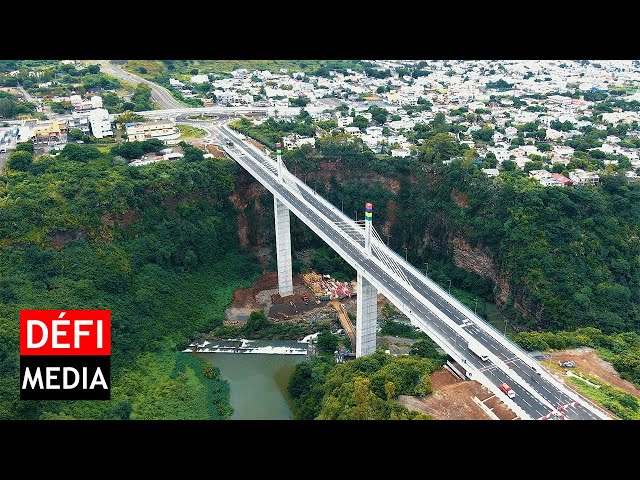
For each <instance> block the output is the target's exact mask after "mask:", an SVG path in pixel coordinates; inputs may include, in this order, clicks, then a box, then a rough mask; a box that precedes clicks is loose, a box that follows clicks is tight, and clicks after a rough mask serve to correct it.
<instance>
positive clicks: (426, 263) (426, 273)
mask: <svg viewBox="0 0 640 480" xmlns="http://www.w3.org/2000/svg"><path fill="white" fill-rule="evenodd" d="M424 264H425V265H426V266H427V268H426V269H425V270H424V276H425V277H428V276H429V262H424Z"/></svg>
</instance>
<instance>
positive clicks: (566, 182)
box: [551, 173, 573, 187]
mask: <svg viewBox="0 0 640 480" xmlns="http://www.w3.org/2000/svg"><path fill="white" fill-rule="evenodd" d="M551 178H555V179H556V180H558V181H559V182H560V183H562V186H563V187H570V186H571V185H573V180H571V179H570V178H567V177H565V176H564V175H562V174H561V173H552V174H551Z"/></svg>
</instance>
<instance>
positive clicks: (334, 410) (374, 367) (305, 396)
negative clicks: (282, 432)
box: [289, 351, 439, 420]
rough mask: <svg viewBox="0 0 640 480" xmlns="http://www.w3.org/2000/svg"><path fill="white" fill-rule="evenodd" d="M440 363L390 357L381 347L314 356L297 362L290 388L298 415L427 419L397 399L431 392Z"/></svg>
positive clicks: (337, 417)
mask: <svg viewBox="0 0 640 480" xmlns="http://www.w3.org/2000/svg"><path fill="white" fill-rule="evenodd" d="M438 366H439V364H438V363H436V362H433V361H430V360H428V359H426V358H420V357H414V356H409V357H390V356H388V355H385V354H384V353H383V352H381V351H377V352H375V353H373V354H371V355H367V356H365V357H360V358H357V359H355V360H352V361H349V362H345V363H339V364H333V363H332V360H328V359H326V358H325V357H315V358H313V359H311V360H307V361H304V362H301V363H299V364H298V365H296V369H295V371H294V373H293V375H292V376H291V378H290V380H289V394H290V395H291V398H292V399H293V401H294V413H295V417H296V418H298V419H306V420H311V419H319V420H403V419H428V418H430V417H429V416H428V415H425V414H422V413H418V412H415V411H410V410H408V409H407V408H406V407H404V406H403V405H401V404H399V403H398V402H397V401H396V400H395V398H396V397H397V396H398V395H418V396H423V395H429V394H430V393H431V392H432V390H433V389H432V386H431V378H430V377H429V374H430V373H432V372H434V371H435V370H436V369H437V368H438Z"/></svg>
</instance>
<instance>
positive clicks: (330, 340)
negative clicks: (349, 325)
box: [317, 330, 338, 353]
mask: <svg viewBox="0 0 640 480" xmlns="http://www.w3.org/2000/svg"><path fill="white" fill-rule="evenodd" d="M317 346H318V349H319V350H320V351H322V352H331V353H333V352H334V351H335V350H336V349H337V348H338V338H337V337H336V336H335V335H334V334H333V333H331V332H330V331H329V330H325V331H324V332H322V333H320V334H319V335H318V342H317Z"/></svg>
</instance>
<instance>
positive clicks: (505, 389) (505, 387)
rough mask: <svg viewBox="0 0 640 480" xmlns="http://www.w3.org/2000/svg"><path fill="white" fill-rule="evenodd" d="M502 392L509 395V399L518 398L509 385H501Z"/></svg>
mask: <svg viewBox="0 0 640 480" xmlns="http://www.w3.org/2000/svg"><path fill="white" fill-rule="evenodd" d="M500 390H502V391H503V392H504V393H506V394H507V396H508V397H509V398H513V397H515V396H516V392H514V391H513V390H512V389H511V387H510V386H509V385H507V384H506V383H503V384H501V385H500Z"/></svg>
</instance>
